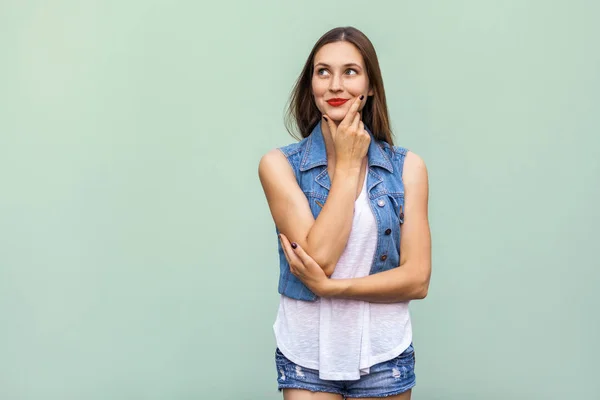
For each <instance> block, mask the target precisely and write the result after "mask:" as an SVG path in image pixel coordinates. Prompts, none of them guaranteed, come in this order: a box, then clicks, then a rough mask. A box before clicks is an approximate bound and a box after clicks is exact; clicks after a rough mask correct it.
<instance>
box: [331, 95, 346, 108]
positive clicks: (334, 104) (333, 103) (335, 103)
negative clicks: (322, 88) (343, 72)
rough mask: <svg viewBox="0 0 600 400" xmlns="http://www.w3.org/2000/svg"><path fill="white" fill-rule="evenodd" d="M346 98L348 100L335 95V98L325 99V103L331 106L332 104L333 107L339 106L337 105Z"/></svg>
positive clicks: (342, 102)
mask: <svg viewBox="0 0 600 400" xmlns="http://www.w3.org/2000/svg"><path fill="white" fill-rule="evenodd" d="M348 100H349V99H340V98H337V97H336V98H335V99H329V100H327V103H328V104H329V105H331V106H334V107H339V106H341V105H342V104H344V103H345V102H347V101H348Z"/></svg>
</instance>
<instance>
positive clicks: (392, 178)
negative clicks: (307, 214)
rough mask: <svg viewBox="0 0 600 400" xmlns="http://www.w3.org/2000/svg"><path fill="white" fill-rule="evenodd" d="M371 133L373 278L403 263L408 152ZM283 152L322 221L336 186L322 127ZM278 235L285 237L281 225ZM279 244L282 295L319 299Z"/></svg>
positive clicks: (369, 176)
mask: <svg viewBox="0 0 600 400" xmlns="http://www.w3.org/2000/svg"><path fill="white" fill-rule="evenodd" d="M365 129H366V130H367V132H369V134H370V135H371V143H370V145H369V150H368V153H367V157H368V162H369V170H368V174H367V176H366V179H367V192H368V196H369V202H370V205H371V209H372V211H373V215H374V216H375V220H376V221H377V247H376V250H375V255H374V257H373V262H372V263H371V270H370V273H369V274H375V273H378V272H382V271H386V270H389V269H392V268H395V267H398V266H399V264H400V224H402V223H404V212H403V208H404V184H403V182H402V168H403V166H404V158H405V157H406V153H407V151H408V150H407V149H406V148H403V147H398V146H390V145H389V144H388V143H386V142H384V141H378V140H376V139H375V138H374V137H373V134H372V133H371V131H370V130H369V129H368V128H366V127H365ZM279 150H281V152H282V153H283V154H284V155H285V157H286V158H287V160H288V161H289V163H290V164H291V166H292V169H293V170H294V174H295V175H296V180H297V181H298V185H299V186H300V188H301V189H302V191H303V192H304V195H305V196H306V198H307V200H308V204H309V205H310V209H311V211H312V213H313V216H314V218H315V220H316V219H317V217H318V216H319V213H320V212H321V208H322V207H323V205H324V204H325V201H326V200H327V195H328V194H329V190H330V188H331V182H330V180H329V174H328V173H327V153H326V151H325V139H324V138H323V133H322V131H321V124H320V123H317V125H316V126H315V128H314V129H313V130H312V132H311V134H310V135H309V136H308V137H307V138H305V139H303V140H301V141H300V142H298V143H293V144H290V145H287V146H284V147H281V148H279ZM276 231H277V234H279V229H278V228H277V227H276ZM277 242H278V243H279V244H278V246H279V248H278V249H279V287H278V291H279V293H280V294H283V295H285V296H287V297H291V298H293V299H297V300H305V301H314V300H316V299H317V296H316V295H315V294H314V293H313V292H312V291H311V290H310V289H309V288H308V287H306V286H305V285H304V284H303V283H302V282H301V281H300V280H299V279H298V278H296V277H295V276H294V275H293V274H292V273H291V272H290V266H289V264H288V262H287V260H286V258H285V254H284V252H283V248H282V247H281V243H280V241H279V240H278V241H277Z"/></svg>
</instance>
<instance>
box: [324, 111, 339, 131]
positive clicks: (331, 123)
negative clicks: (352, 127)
mask: <svg viewBox="0 0 600 400" xmlns="http://www.w3.org/2000/svg"><path fill="white" fill-rule="evenodd" d="M323 119H324V120H325V122H327V126H329V132H331V133H332V134H335V132H337V129H336V127H335V124H334V123H333V121H332V120H331V118H329V116H328V115H327V114H323Z"/></svg>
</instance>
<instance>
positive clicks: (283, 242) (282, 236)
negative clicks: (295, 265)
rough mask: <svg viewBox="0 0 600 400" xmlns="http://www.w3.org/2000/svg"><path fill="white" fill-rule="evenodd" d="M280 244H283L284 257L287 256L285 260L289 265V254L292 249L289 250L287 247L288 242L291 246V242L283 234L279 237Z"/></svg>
mask: <svg viewBox="0 0 600 400" xmlns="http://www.w3.org/2000/svg"><path fill="white" fill-rule="evenodd" d="M279 242H281V248H282V249H283V255H284V256H285V259H286V260H287V262H288V264H290V255H289V254H288V252H289V251H291V248H290V249H289V250H288V246H286V242H287V244H288V245H289V241H288V240H287V238H286V237H285V235H284V234H283V233H281V234H280V235H279Z"/></svg>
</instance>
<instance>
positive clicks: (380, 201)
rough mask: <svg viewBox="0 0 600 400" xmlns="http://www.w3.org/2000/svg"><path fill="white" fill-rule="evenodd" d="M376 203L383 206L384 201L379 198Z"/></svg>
mask: <svg viewBox="0 0 600 400" xmlns="http://www.w3.org/2000/svg"><path fill="white" fill-rule="evenodd" d="M377 205H378V206H379V207H383V206H385V201H383V199H382V200H379V201H378V202H377Z"/></svg>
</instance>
